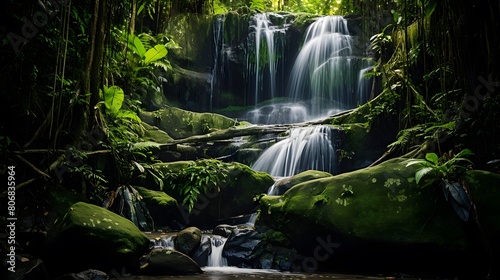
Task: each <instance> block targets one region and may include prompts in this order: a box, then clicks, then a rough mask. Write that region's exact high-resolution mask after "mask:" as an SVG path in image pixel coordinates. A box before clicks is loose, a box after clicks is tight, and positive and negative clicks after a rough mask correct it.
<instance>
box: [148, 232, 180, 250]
mask: <svg viewBox="0 0 500 280" xmlns="http://www.w3.org/2000/svg"><path fill="white" fill-rule="evenodd" d="M151 242H153V243H154V248H165V249H174V246H175V245H174V236H173V235H172V236H169V237H166V238H165V237H164V236H162V237H160V238H155V239H152V240H151Z"/></svg>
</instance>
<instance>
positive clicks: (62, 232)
mask: <svg viewBox="0 0 500 280" xmlns="http://www.w3.org/2000/svg"><path fill="white" fill-rule="evenodd" d="M148 247H149V239H148V238H147V237H146V235H144V233H142V232H141V231H140V230H139V229H138V228H137V227H136V226H135V225H134V224H133V223H132V222H131V221H130V220H128V219H125V218H123V217H122V216H120V215H118V214H115V213H113V212H111V211H109V210H107V209H105V208H103V207H99V206H96V205H93V204H88V203H84V202H78V203H75V204H73V205H72V206H71V207H70V208H69V209H68V211H67V212H66V213H65V214H64V216H62V217H60V218H59V219H58V221H57V222H56V223H55V224H54V226H53V227H52V228H51V230H50V231H49V235H48V242H47V250H46V253H47V256H46V257H45V258H44V260H46V262H47V264H48V267H49V270H51V272H52V273H54V274H62V273H66V272H78V271H83V270H85V269H88V268H96V269H100V270H104V271H109V270H111V269H113V268H116V267H119V268H121V267H127V268H128V269H136V268H137V267H138V264H139V259H140V257H141V256H142V255H143V254H145V253H147V250H148ZM73 256H74V257H73ZM129 271H130V270H129Z"/></svg>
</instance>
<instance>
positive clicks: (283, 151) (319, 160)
mask: <svg viewBox="0 0 500 280" xmlns="http://www.w3.org/2000/svg"><path fill="white" fill-rule="evenodd" d="M336 136H337V130H336V129H333V128H331V127H328V126H323V125H320V126H311V127H301V128H294V129H292V130H291V131H290V136H289V137H288V138H286V139H284V140H281V141H280V142H278V143H276V144H274V145H272V146H271V147H269V148H268V149H266V150H265V151H264V152H263V153H262V155H261V156H260V157H259V158H258V159H257V161H256V162H255V163H254V164H253V165H252V169H254V170H256V171H263V172H267V173H269V174H270V175H271V176H275V177H288V176H292V175H295V174H297V173H300V172H302V171H306V170H310V169H313V170H319V171H325V172H329V173H332V174H336V173H337V155H336V149H337V148H338V147H337V146H338V144H337V142H338V141H337V139H336Z"/></svg>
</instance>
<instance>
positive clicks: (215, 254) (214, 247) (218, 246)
mask: <svg viewBox="0 0 500 280" xmlns="http://www.w3.org/2000/svg"><path fill="white" fill-rule="evenodd" d="M209 238H210V244H211V251H212V253H211V254H210V255H209V256H208V261H207V266H216V267H221V266H227V260H226V258H224V257H223V256H222V251H223V250H224V244H226V240H227V238H226V237H222V236H219V235H211V236H210V237H209Z"/></svg>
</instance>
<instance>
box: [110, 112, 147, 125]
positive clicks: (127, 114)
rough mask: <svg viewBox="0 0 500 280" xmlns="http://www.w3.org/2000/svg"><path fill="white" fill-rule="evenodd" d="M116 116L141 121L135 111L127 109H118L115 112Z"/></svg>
mask: <svg viewBox="0 0 500 280" xmlns="http://www.w3.org/2000/svg"><path fill="white" fill-rule="evenodd" d="M116 117H117V118H120V119H131V120H134V121H136V122H139V123H140V122H141V118H139V116H137V114H136V113H135V112H132V111H129V110H119V111H118V112H116Z"/></svg>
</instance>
